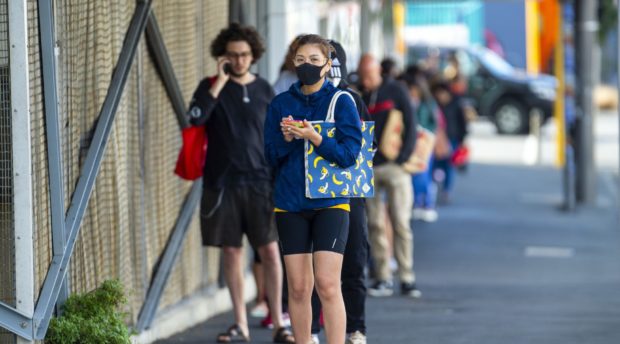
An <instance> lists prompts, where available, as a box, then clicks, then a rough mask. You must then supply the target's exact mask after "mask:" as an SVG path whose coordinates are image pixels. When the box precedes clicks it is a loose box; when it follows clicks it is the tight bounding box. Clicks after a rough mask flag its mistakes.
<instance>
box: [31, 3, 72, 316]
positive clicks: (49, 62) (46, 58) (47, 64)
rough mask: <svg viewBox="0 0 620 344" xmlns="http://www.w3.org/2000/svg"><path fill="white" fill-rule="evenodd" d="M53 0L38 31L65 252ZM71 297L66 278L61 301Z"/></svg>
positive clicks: (53, 197)
mask: <svg viewBox="0 0 620 344" xmlns="http://www.w3.org/2000/svg"><path fill="white" fill-rule="evenodd" d="M53 6H54V5H53V1H50V0H39V2H38V8H39V28H40V30H39V32H40V35H41V66H42V69H43V99H44V104H45V130H46V134H47V159H48V171H49V187H50V208H51V217H52V244H53V246H52V248H53V252H54V254H55V255H58V254H60V255H61V254H62V253H63V252H64V250H65V245H66V233H65V195H64V184H63V169H62V152H61V149H60V124H59V119H58V92H57V89H56V54H55V42H56V40H55V38H54V31H55V30H54V10H53ZM68 297H69V286H68V281H67V279H65V281H64V283H63V285H62V287H61V288H60V294H59V296H58V300H57V302H58V305H59V306H61V305H62V304H64V302H65V300H67V298H68Z"/></svg>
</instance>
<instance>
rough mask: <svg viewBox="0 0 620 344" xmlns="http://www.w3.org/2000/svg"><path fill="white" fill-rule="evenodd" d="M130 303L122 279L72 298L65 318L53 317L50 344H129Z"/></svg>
mask: <svg viewBox="0 0 620 344" xmlns="http://www.w3.org/2000/svg"><path fill="white" fill-rule="evenodd" d="M126 303H127V300H126V299H125V295H124V292H123V286H122V284H121V283H120V282H119V281H118V280H109V281H105V282H104V283H103V285H102V286H101V287H100V288H98V289H96V290H93V291H92V292H89V293H86V294H75V295H71V296H70V297H69V298H68V299H67V302H66V303H65V305H64V307H63V315H62V316H61V317H60V318H53V319H52V320H51V322H50V327H49V329H48V331H47V335H46V336H45V343H46V344H100V343H109V344H127V343H130V339H129V337H130V335H131V332H130V331H129V329H128V327H127V325H125V320H124V318H125V316H126V313H123V312H121V308H122V307H123V306H124V305H125V304H126Z"/></svg>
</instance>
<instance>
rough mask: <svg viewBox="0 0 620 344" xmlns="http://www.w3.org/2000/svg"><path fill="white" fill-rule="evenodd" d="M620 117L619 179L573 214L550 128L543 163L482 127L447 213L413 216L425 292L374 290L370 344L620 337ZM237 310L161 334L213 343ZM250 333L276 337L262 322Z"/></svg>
mask: <svg viewBox="0 0 620 344" xmlns="http://www.w3.org/2000/svg"><path fill="white" fill-rule="evenodd" d="M617 123H618V122H617V117H616V116H614V115H611V114H604V115H600V116H599V117H598V120H597V124H596V125H597V146H596V147H597V163H598V166H599V171H600V172H601V174H608V175H610V176H612V177H610V178H611V179H610V180H611V181H610V183H612V184H611V185H608V184H606V183H599V184H598V187H599V198H598V200H599V201H598V202H596V204H594V205H592V206H583V207H579V208H578V209H577V211H576V212H574V213H565V212H562V211H560V210H559V206H560V204H561V200H562V197H561V195H562V190H561V178H560V176H561V174H560V170H558V169H556V168H554V167H553V156H554V155H553V152H552V151H549V150H550V149H551V148H552V145H553V133H552V131H553V127H552V126H551V125H547V126H545V127H544V130H543V132H544V133H543V146H542V147H543V154H542V156H541V164H540V165H531V162H532V161H531V157H528V154H532V153H531V152H529V151H528V150H531V147H529V145H531V143H528V142H527V141H528V138H527V137H500V136H497V135H495V134H494V133H493V129H492V127H491V126H490V124H489V123H484V122H483V123H476V124H474V125H473V126H472V137H471V138H470V139H469V143H470V145H471V147H472V159H473V162H472V165H471V166H470V168H469V170H468V172H467V173H466V174H465V175H459V176H458V177H459V179H458V180H457V184H456V189H455V191H454V195H453V199H452V202H451V203H450V204H449V205H447V206H444V207H442V208H440V216H439V221H438V222H436V223H433V224H424V223H418V222H415V223H414V233H415V269H416V273H417V278H418V284H419V287H420V288H421V290H422V292H423V296H422V298H421V299H419V300H414V299H409V298H405V297H401V296H393V297H389V298H380V299H377V298H369V299H368V302H367V305H368V312H367V316H368V342H369V343H372V344H384V343H385V344H388V343H389V344H394V343H399V344H400V343H402V344H410V343H422V344H469V343H471V344H474V343H475V344H498V343H501V344H511V343H515V344H521V343H528V344H529V343H544V344H555V343H558V344H560V343H561V344H570V343H575V344H578V343H579V344H582V343H588V344H615V343H620V326H619V324H620V225H619V224H620V222H619V218H618V213H619V212H618V204H617V203H616V200H617V193H616V192H615V190H617V184H613V183H614V180H613V175H614V173H617V171H618V168H617V166H618V125H617ZM528 159H529V160H528ZM616 182H617V181H616ZM231 319H232V316H231V314H230V313H227V314H223V315H220V316H218V317H215V318H213V319H211V320H209V321H207V322H206V323H204V324H202V325H200V326H198V327H195V328H193V329H191V330H189V331H187V332H185V333H182V334H179V335H177V336H175V337H173V338H170V339H169V340H167V341H162V343H213V342H214V340H213V339H214V338H215V335H216V333H217V332H218V331H221V330H223V329H224V328H225V327H226V326H227V325H229V323H230V321H231ZM252 336H253V342H254V343H269V342H270V340H269V331H267V330H263V329H259V328H258V327H257V326H256V324H255V323H253V324H252ZM323 343H325V341H324V338H323Z"/></svg>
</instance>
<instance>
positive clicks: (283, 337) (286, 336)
mask: <svg viewBox="0 0 620 344" xmlns="http://www.w3.org/2000/svg"><path fill="white" fill-rule="evenodd" d="M273 342H274V343H289V344H295V337H293V334H292V333H291V331H289V330H288V329H287V328H286V327H280V328H279V329H278V330H277V331H276V333H275V334H274V335H273Z"/></svg>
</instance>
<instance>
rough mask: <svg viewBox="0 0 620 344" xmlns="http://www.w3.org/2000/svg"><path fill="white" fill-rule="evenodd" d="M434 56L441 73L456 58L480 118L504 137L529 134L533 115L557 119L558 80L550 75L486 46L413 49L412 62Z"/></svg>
mask: <svg viewBox="0 0 620 344" xmlns="http://www.w3.org/2000/svg"><path fill="white" fill-rule="evenodd" d="M430 54H433V55H434V56H436V57H435V58H436V59H438V61H436V62H437V64H438V68H439V69H440V70H443V68H445V67H446V66H447V65H448V60H449V58H450V56H454V57H456V60H457V61H458V64H459V69H460V72H461V73H462V75H463V76H464V77H465V78H466V79H467V90H466V93H465V97H466V99H467V100H468V101H469V102H470V103H471V104H472V105H473V106H474V108H475V109H476V110H477V111H478V114H479V115H480V116H485V117H488V118H490V119H491V120H492V121H493V123H495V126H496V127H497V130H498V132H499V133H501V134H525V133H527V132H528V131H529V127H530V116H532V114H534V113H536V112H538V113H541V114H542V119H543V122H544V121H545V120H547V119H548V118H550V117H552V116H553V103H554V100H555V97H556V89H557V80H556V79H555V77H553V76H551V75H546V74H538V75H535V74H529V73H527V72H525V71H524V70H521V69H517V68H515V67H513V66H512V65H510V64H509V63H508V62H506V61H505V60H504V59H503V58H501V57H500V56H499V55H497V54H496V53H495V52H493V51H491V50H489V49H487V48H484V47H468V48H432V47H428V46H412V47H409V49H408V63H419V62H421V61H423V60H426V59H427V58H428V56H429V55H430Z"/></svg>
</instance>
